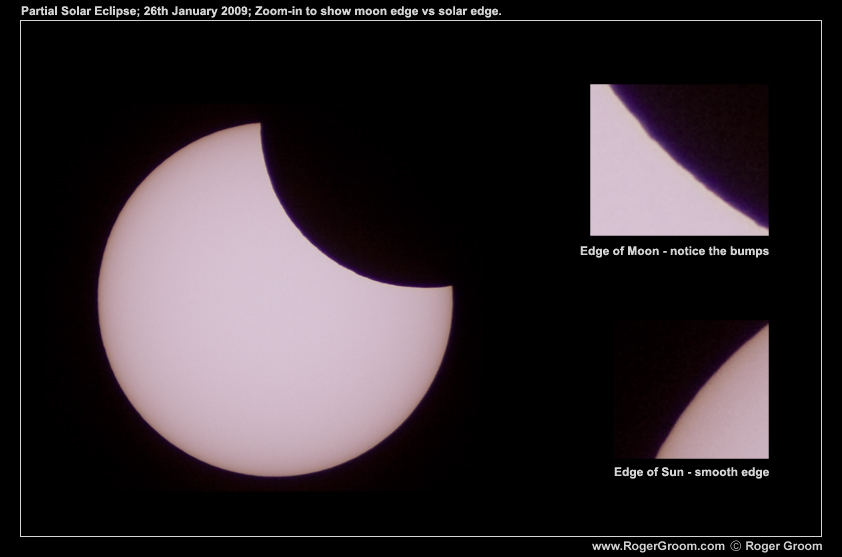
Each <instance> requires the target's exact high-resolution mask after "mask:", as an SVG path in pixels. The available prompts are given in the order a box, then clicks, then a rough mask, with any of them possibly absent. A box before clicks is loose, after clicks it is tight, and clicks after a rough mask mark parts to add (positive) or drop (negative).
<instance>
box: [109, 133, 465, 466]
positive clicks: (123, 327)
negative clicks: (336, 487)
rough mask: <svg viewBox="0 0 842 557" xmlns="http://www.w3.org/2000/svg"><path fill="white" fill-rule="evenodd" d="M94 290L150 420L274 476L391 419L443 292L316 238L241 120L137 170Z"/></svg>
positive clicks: (185, 446)
mask: <svg viewBox="0 0 842 557" xmlns="http://www.w3.org/2000/svg"><path fill="white" fill-rule="evenodd" d="M98 302H99V308H98V310H99V319H100V329H101V333H102V339H103V344H104V346H105V349H106V354H107V356H108V360H109V362H110V364H111V367H112V369H113V371H114V373H115V376H116V377H117V380H118V382H119V384H120V386H121V388H122V389H123V391H124V392H125V394H126V396H127V397H128V398H129V400H130V401H131V403H132V405H133V406H134V407H135V408H136V409H137V410H138V412H139V413H140V414H141V416H143V418H144V419H145V420H146V421H147V422H148V423H149V424H150V425H151V426H152V427H153V428H154V429H155V430H156V431H158V432H159V433H160V434H161V435H162V436H164V437H165V438H166V439H167V440H168V441H170V442H171V443H173V444H174V445H176V446H177V447H179V448H180V449H182V450H184V451H185V452H187V453H188V454H190V455H192V456H194V457H196V458H198V459H200V460H202V461H204V462H207V463H209V464H212V465H214V466H218V467H220V468H223V469H226V470H231V471H235V472H241V473H245V474H252V475H258V476H289V475H298V474H305V473H309V472H315V471H319V470H324V469H327V468H330V467H333V466H336V465H338V464H341V463H343V462H346V461H348V460H350V459H352V458H354V457H356V456H359V455H360V454H362V453H364V452H366V451H367V450H369V449H371V448H372V447H374V446H375V445H377V444H378V443H380V442H381V441H382V440H383V439H385V438H386V437H387V436H388V435H390V434H391V433H392V432H393V431H394V430H395V429H397V427H399V426H400V425H401V423H403V422H404V421H405V420H406V418H407V417H408V416H409V415H410V413H411V412H412V411H413V410H414V409H415V407H416V406H417V405H418V403H419V402H420V401H421V399H422V398H423V396H424V395H425V393H426V392H427V390H428V389H429V387H430V385H431V383H432V381H433V379H434V377H435V375H436V372H437V371H438V368H439V366H440V364H441V361H442V358H443V356H444V352H445V349H446V346H447V341H448V336H449V332H450V323H451V316H452V308H453V294H452V288H451V287H440V288H408V287H401V286H393V285H389V284H384V283H381V282H377V281H373V280H370V279H367V278H364V277H361V276H360V275H357V274H356V273H354V272H352V271H350V270H348V269H346V268H344V267H342V266H340V265H338V264H337V263H335V262H334V261H332V260H330V259H329V258H328V257H326V256H325V255H324V254H323V253H321V252H320V251H319V250H318V249H316V248H315V247H314V246H313V245H312V244H311V243H310V242H309V241H307V239H306V238H305V237H304V236H303V235H302V234H301V232H300V231H299V230H298V229H297V228H296V227H295V225H294V224H293V223H292V222H291V221H290V220H289V218H288V217H287V215H286V214H285V212H284V209H283V207H282V206H281V204H280V203H279V202H278V198H277V197H276V196H275V194H274V192H273V189H272V184H271V183H270V181H269V177H268V175H267V171H266V165H265V162H264V159H263V153H262V149H261V137H260V125H259V124H251V125H246V126H240V127H237V128H232V129H228V130H224V131H221V132H217V133H214V134H212V135H210V136H207V137H205V138H203V139H200V140H198V141H196V142H194V143H192V144H190V145H188V146H187V147H185V148H183V149H182V150H180V151H178V152H177V153H176V154H175V155H173V156H172V157H170V158H169V159H167V161H165V162H164V163H162V164H161V165H160V166H159V167H158V168H157V169H156V170H155V171H153V172H152V173H151V174H150V175H149V176H148V177H147V178H146V179H145V180H144V181H143V183H142V184H141V185H140V186H139V187H138V188H137V190H136V191H135V192H134V193H133V194H132V196H131V198H130V199H129V200H128V202H127V203H126V205H125V207H124V208H123V210H122V211H121V213H120V215H119V217H118V219H117V221H116V223H115V224H114V227H113V229H112V231H111V235H110V237H109V239H108V243H107V245H106V249H105V254H104V256H103V261H102V267H101V271H100V279H99V292H98Z"/></svg>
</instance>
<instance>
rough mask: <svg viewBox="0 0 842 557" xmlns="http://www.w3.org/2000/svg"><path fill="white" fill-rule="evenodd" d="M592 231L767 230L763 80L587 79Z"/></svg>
mask: <svg viewBox="0 0 842 557" xmlns="http://www.w3.org/2000/svg"><path fill="white" fill-rule="evenodd" d="M590 87H591V99H590V102H591V184H590V187H591V234H592V235H623V236H626V235H673V236H681V235H687V236H695V235H711V236H713V235H717V236H719V235H732V236H749V235H768V233H769V231H768V222H769V220H768V196H769V193H768V189H769V185H768V180H769V178H768V166H769V161H768V87H767V86H738V85H722V86H717V85H710V86H698V85H591V86H590Z"/></svg>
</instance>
